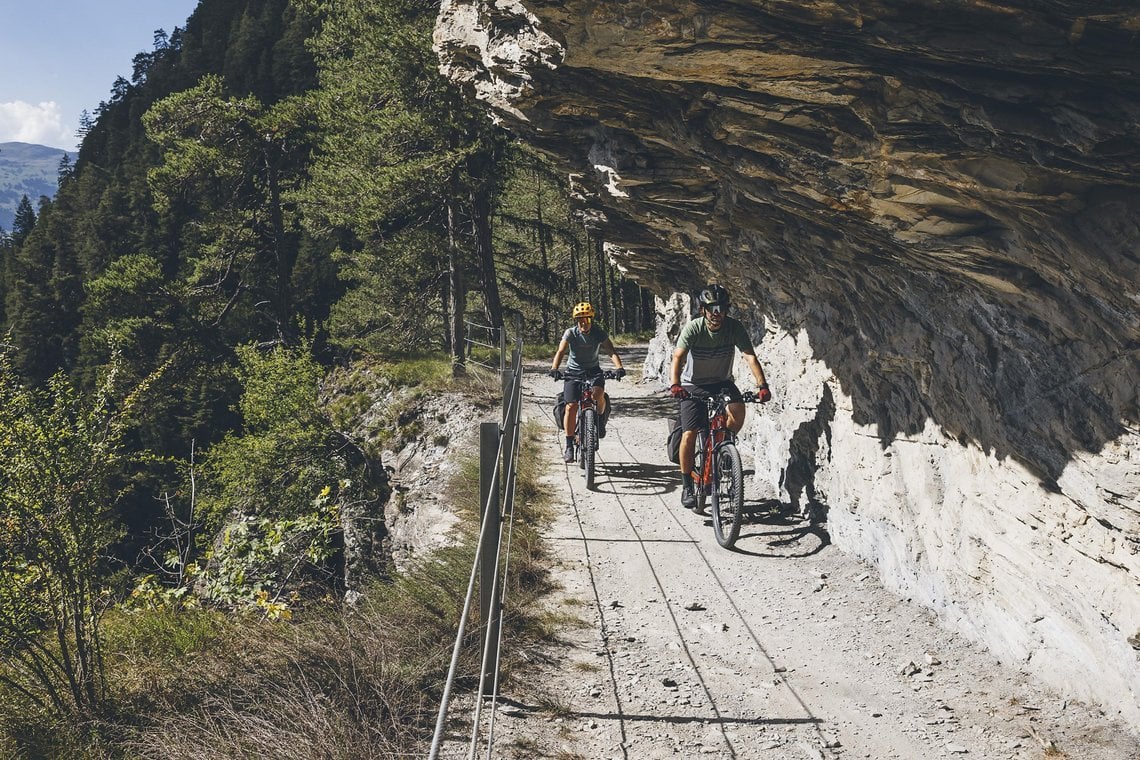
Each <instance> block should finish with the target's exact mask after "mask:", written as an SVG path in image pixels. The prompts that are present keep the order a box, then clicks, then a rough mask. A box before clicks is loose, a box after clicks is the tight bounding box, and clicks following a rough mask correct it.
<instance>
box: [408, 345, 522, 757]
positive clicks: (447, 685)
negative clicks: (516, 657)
mask: <svg viewBox="0 0 1140 760" xmlns="http://www.w3.org/2000/svg"><path fill="white" fill-rule="evenodd" d="M511 364H512V371H511V381H510V384H509V385H507V384H506V383H504V385H507V389H508V391H507V392H506V393H504V398H503V423H502V425H501V426H500V428H499V434H498V445H497V447H496V451H495V456H494V466H493V468H492V470H491V473H490V478H489V482H490V483H491V484H493V485H492V486H491V487H490V488H488V490H487V493H486V494H485V497H484V498H482V499H481V502H482V514H483V520H482V524H481V525H480V528H479V541H478V546H477V547H476V550H475V558H474V561H473V562H472V567H471V575H470V577H469V578H468V582H467V592H466V595H465V597H464V602H463V610H462V613H461V614H460V618H459V626H458V632H457V634H456V637H455V644H454V646H453V647H452V653H451V662H450V664H449V666H448V672H447V678H446V680H445V681H444V687H443V694H442V696H441V698H440V706H439V713H438V715H437V717H436V725H435V733H434V735H433V737H432V746H431V752H430V754H429V756H428V757H429V760H436V759H437V758H438V757H439V752H440V748H441V745H442V741H443V735H444V729H445V727H446V724H447V712H448V706H449V703H450V700H451V691H452V687H453V685H454V683H455V678H456V672H457V670H458V665H459V655H460V652H461V650H462V644H463V637H464V633H465V632H466V628H467V621H468V618H469V616H470V614H471V606H472V600H473V599H474V591H475V578H476V576H477V575H478V574H479V571H480V569H481V568H483V567H484V565H485V563H487V562H491V563H493V569H494V572H493V576H492V578H493V580H492V583H491V594H490V599H491V605H490V612H489V614H488V615H487V619H486V620H485V621H484V623H485V624H486V626H487V630H486V633H485V635H484V647H483V658H482V662H481V664H480V678H479V692H478V695H477V699H476V711H475V716H474V719H473V721H472V736H471V744H470V747H469V753H470V757H471V758H474V756H475V748H476V745H477V743H478V732H479V723H480V712H481V708H482V702H483V699H482V697H483V692H484V690H485V688H486V679H487V676H488V670H492V669H493V670H494V673H493V674H492V677H493V682H492V689H493V691H492V715H491V721H490V727H489V729H488V747H487V751H488V756H489V753H490V751H491V746H492V744H493V729H494V712H493V708H494V704H495V701H496V700H497V698H498V668H497V663H498V662H499V652H500V651H501V647H502V630H501V626H499V625H492V623H493V622H497V620H498V618H499V616H500V614H501V612H500V611H501V604H499V602H498V595H499V593H500V582H499V575H500V574H499V564H500V563H499V558H500V551H501V547H502V541H503V530H504V526H503V523H502V520H501V514H495V515H491V511H492V510H496V512H497V511H498V503H499V500H498V496H499V493H498V483H499V478H500V474H504V475H505V477H504V478H503V481H504V487H503V490H504V493H505V498H504V500H503V509H502V514H505V515H507V516H508V518H509V519H508V522H507V526H506V530H507V549H506V553H505V555H504V560H505V561H504V563H503V572H502V577H503V580H504V581H505V579H506V575H507V568H508V566H509V562H510V537H511V535H512V528H513V524H514V523H513V516H514V509H513V505H514V493H515V478H516V473H517V466H516V465H517V462H518V442H519V437H520V436H519V429H520V425H519V420H520V406H521V403H522V348H521V345H520V346H519V347H517V348H516V349H515V351H514V352H513V356H512V362H511ZM490 517H494V518H496V519H488V518H490ZM492 523H498V525H499V531H498V532H499V535H498V538H497V540H496V542H495V544H494V545H493V551H490V552H487V551H485V546H486V541H487V539H488V526H490V525H491V524H492ZM489 555H493V556H489ZM483 577H484V580H486V577H487V573H484V576H483ZM496 632H497V633H496ZM493 634H495V635H493ZM492 638H494V639H495V641H494V645H495V646H494V648H493V649H492V646H491V645H492ZM492 655H493V657H492ZM488 663H494V666H490V665H489V664H488Z"/></svg>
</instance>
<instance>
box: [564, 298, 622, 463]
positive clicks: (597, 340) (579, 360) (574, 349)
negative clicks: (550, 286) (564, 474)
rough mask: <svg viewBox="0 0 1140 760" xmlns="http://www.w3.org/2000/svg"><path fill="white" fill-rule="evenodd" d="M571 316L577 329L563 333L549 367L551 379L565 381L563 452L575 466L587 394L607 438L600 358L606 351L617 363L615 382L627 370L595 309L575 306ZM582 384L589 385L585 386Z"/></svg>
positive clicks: (588, 305)
mask: <svg viewBox="0 0 1140 760" xmlns="http://www.w3.org/2000/svg"><path fill="white" fill-rule="evenodd" d="M572 316H573V318H574V321H575V323H576V324H575V326H573V327H569V328H567V329H566V332H564V333H562V340H561V341H560V342H559V343H558V350H557V351H555V352H554V360H553V361H552V362H551V365H550V376H551V377H553V378H554V379H555V380H563V381H564V383H563V386H562V400H563V401H565V402H566V411H565V413H564V415H563V419H562V430H563V431H564V432H565V434H566V443H565V448H564V451H563V456H562V458H563V460H564V461H566V462H573V461H574V457H575V451H574V435H575V432H576V431H577V427H578V404H579V401H581V399H582V395H583V393H584V392H585V393H588V394H589V395H590V396H591V397H592V399H593V402H594V404H595V405H596V408H597V412H598V419H599V421H600V424H599V427H598V435H599V437H602V438H604V437H605V435H606V428H605V420H606V417H607V410H606V395H605V392H606V378H605V376H604V375H603V373H602V368H601V366H600V365H599V364H598V355H599V354H600V353H601V352H602V351H605V352H606V353H607V354H608V355H609V357H610V360H611V361H613V363H614V378H615V379H618V380H620V379H621V378H623V377H625V368H624V367H622V364H621V357H619V356H618V355H617V350H616V349H615V348H614V344H613V341H611V340H610V336H609V335H608V334H607V333H606V331H605V330H603V329H602V328H601V327H599V326H597V325H595V324H594V307H593V306H592V305H590V303H588V302H586V301H582V302H581V303H579V304H577V305H575V306H574V311H573V312H572ZM567 354H569V356H570V359H569V361H567V363H566V371H565V372H562V371H561V370H560V369H559V365H561V364H562V359H563V358H564V357H566V355H567ZM579 381H588V382H586V383H583V382H579Z"/></svg>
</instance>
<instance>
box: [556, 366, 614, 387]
mask: <svg viewBox="0 0 1140 760" xmlns="http://www.w3.org/2000/svg"><path fill="white" fill-rule="evenodd" d="M624 376H625V375H624V373H623V374H621V375H619V374H618V373H617V371H616V370H612V369H607V370H605V371H604V372H602V374H601V377H602V378H604V379H606V380H617V381H618V382H621V379H622V377H624ZM597 377H598V375H591V376H590V377H566V375H565V374H564V373H562V372H558V376H557V377H553V376H552V377H551V380H553V381H554V382H556V383H561V382H564V381H566V380H573V381H574V382H576V383H583V384H585V383H592V382H594V379H595V378H597Z"/></svg>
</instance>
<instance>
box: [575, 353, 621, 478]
mask: <svg viewBox="0 0 1140 760" xmlns="http://www.w3.org/2000/svg"><path fill="white" fill-rule="evenodd" d="M602 377H603V378H605V379H606V380H620V379H621V376H620V375H618V374H617V373H616V372H609V371H607V372H603V373H602ZM574 382H575V383H577V385H578V389H579V391H580V392H579V394H578V396H579V399H578V400H577V401H571V402H567V403H568V404H569V403H573V404H577V405H578V408H577V411H576V412H575V415H574V449H575V450H574V455H575V457H574V458H575V459H576V460H577V461H578V466H579V467H581V468H582V470H583V471H584V474H585V476H586V488H587V489H592V488H593V487H594V452H595V451H596V450H597V448H598V429H597V426H598V424H599V423H598V420H599V418H600V417H601V414H600V413H599V411H598V402H597V401H596V400H595V399H594V392H593V391H594V378H592V377H591V378H581V379H575V380H574ZM587 421H588V422H587Z"/></svg>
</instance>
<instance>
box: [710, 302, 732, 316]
mask: <svg viewBox="0 0 1140 760" xmlns="http://www.w3.org/2000/svg"><path fill="white" fill-rule="evenodd" d="M705 311H707V312H708V313H709V314H724V313H725V312H726V311H728V307H727V306H721V305H720V304H719V303H714V304H709V305H708V306H706V307H705Z"/></svg>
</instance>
